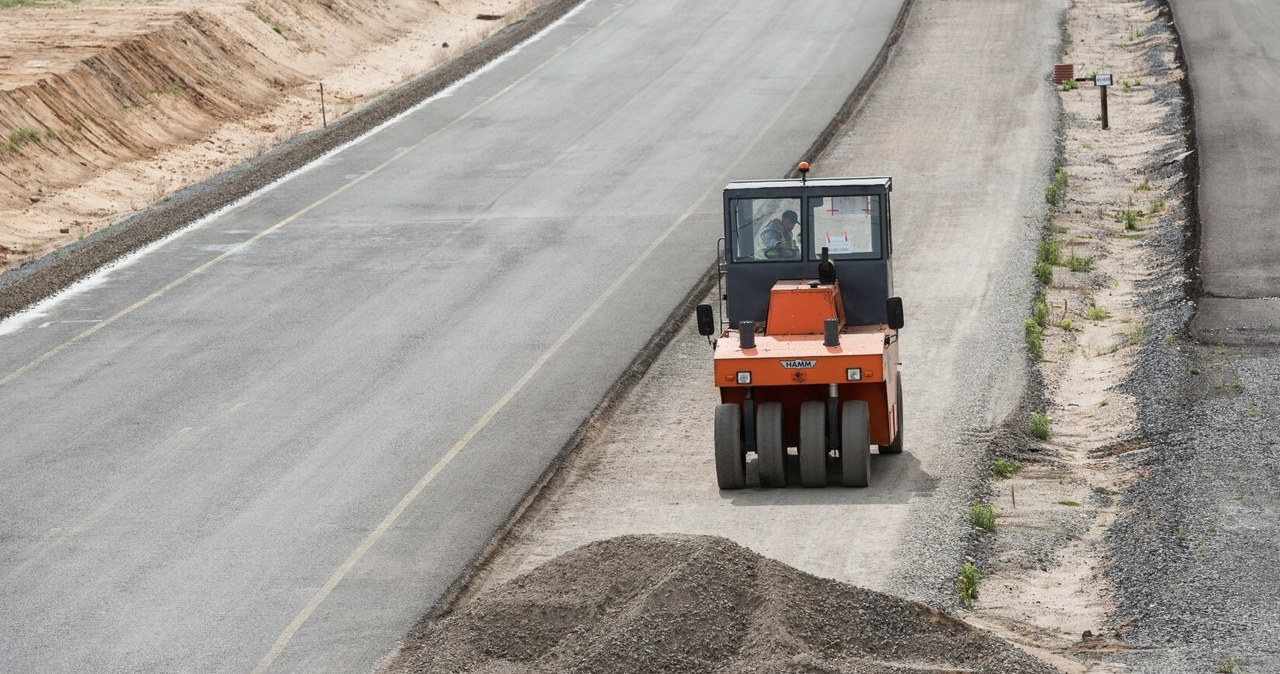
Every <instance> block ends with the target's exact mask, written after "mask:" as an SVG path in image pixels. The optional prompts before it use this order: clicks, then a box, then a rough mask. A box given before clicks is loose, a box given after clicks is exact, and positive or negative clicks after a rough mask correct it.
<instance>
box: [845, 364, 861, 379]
mask: <svg viewBox="0 0 1280 674" xmlns="http://www.w3.org/2000/svg"><path fill="white" fill-rule="evenodd" d="M844 378H845V379H847V380H849V381H862V368H860V367H851V368H849V369H847V370H845V371H844Z"/></svg>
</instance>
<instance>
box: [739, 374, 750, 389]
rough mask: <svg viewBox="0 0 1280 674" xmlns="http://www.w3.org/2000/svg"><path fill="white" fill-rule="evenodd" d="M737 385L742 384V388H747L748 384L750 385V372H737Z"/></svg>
mask: <svg viewBox="0 0 1280 674" xmlns="http://www.w3.org/2000/svg"><path fill="white" fill-rule="evenodd" d="M738 383H739V384H742V385H743V386H747V385H749V384H750V383H751V373H750V372H739V373H738Z"/></svg>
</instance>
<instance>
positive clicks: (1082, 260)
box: [1067, 253, 1093, 271]
mask: <svg viewBox="0 0 1280 674" xmlns="http://www.w3.org/2000/svg"><path fill="white" fill-rule="evenodd" d="M1067 268H1068V269H1070V270H1071V271H1089V270H1090V269H1092V268H1093V258H1091V257H1079V256H1077V255H1076V254H1075V253H1072V254H1071V257H1068V258H1067Z"/></svg>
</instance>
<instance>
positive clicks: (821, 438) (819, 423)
mask: <svg viewBox="0 0 1280 674" xmlns="http://www.w3.org/2000/svg"><path fill="white" fill-rule="evenodd" d="M800 484H802V485H804V486H806V487H825V486H827V406H826V404H825V403H823V402H822V401H819V400H810V401H809V402H806V403H804V404H802V405H800Z"/></svg>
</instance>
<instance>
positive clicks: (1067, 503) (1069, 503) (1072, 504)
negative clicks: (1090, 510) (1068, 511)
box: [1058, 501, 1080, 508]
mask: <svg viewBox="0 0 1280 674" xmlns="http://www.w3.org/2000/svg"><path fill="white" fill-rule="evenodd" d="M1058 505H1060V506H1069V507H1071V508H1079V507H1080V504H1079V503H1078V502H1076V501H1058Z"/></svg>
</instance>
